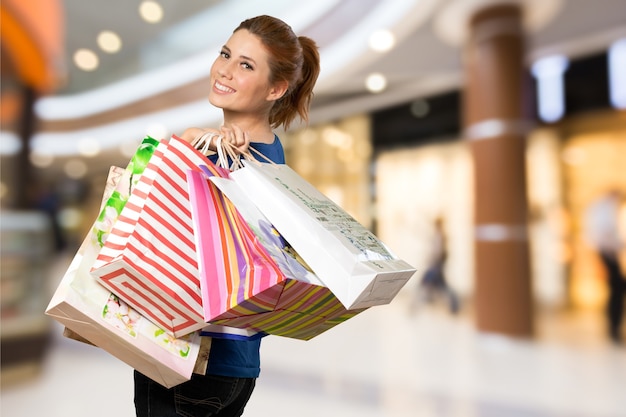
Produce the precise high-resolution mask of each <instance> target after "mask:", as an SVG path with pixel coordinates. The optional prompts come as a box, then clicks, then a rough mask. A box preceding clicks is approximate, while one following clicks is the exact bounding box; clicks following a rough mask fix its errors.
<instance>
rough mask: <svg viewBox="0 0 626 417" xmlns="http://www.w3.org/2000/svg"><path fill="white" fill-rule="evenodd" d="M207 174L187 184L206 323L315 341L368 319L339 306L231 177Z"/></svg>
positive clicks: (209, 169) (191, 176)
mask: <svg viewBox="0 0 626 417" xmlns="http://www.w3.org/2000/svg"><path fill="white" fill-rule="evenodd" d="M202 168H203V170H204V171H205V174H206V175H203V174H202V173H199V172H197V171H194V170H188V171H187V178H188V184H189V190H190V200H191V208H192V218H193V219H194V226H195V237H196V246H197V249H198V255H199V260H198V262H199V271H200V286H201V288H202V295H203V304H204V310H205V319H206V320H207V321H211V322H212V323H216V324H223V325H228V326H232V327H242V328H249V329H255V330H259V331H262V332H265V333H268V334H273V335H278V336H285V337H290V338H296V339H304V340H309V339H311V338H313V337H315V336H317V335H319V334H321V333H323V332H325V331H326V330H328V329H330V328H332V327H334V326H336V325H337V324H339V323H341V322H343V321H345V320H347V319H349V318H351V317H354V316H355V315H356V314H358V313H360V312H361V311H363V309H360V310H347V309H346V308H345V307H344V306H343V305H342V304H341V302H340V301H339V300H338V299H337V298H336V297H335V296H334V295H333V294H332V292H331V291H330V290H329V289H328V288H327V287H326V286H324V285H323V284H322V283H321V281H319V279H318V278H317V277H316V276H315V274H314V273H313V272H312V271H310V270H309V269H307V266H306V265H305V264H303V263H302V261H301V260H299V259H298V256H297V254H295V253H294V252H293V250H292V249H291V248H290V247H289V245H288V244H287V243H286V242H285V241H284V240H283V239H282V238H281V236H280V235H278V234H277V233H276V230H275V229H273V228H272V226H271V224H270V223H269V222H268V221H267V219H266V218H265V217H264V216H263V215H262V214H261V213H260V212H259V211H258V209H256V207H254V205H253V204H251V202H250V201H249V200H247V199H246V198H245V196H241V195H239V194H237V192H238V191H239V189H238V187H237V185H236V184H234V183H232V181H231V180H229V179H227V178H224V177H226V176H227V175H228V174H227V173H225V172H224V171H223V170H220V169H219V168H216V167H215V166H213V165H212V164H209V165H207V166H203V167H202ZM207 177H215V178H216V179H218V180H219V181H222V182H221V183H220V188H221V189H223V190H225V192H224V193H222V192H220V190H218V188H217V187H216V186H215V185H214V184H213V183H212V182H211V181H208V178H207ZM224 194H226V196H225V195H224ZM231 200H232V201H231ZM235 201H236V203H235ZM235 206H237V208H235ZM238 209H239V210H238Z"/></svg>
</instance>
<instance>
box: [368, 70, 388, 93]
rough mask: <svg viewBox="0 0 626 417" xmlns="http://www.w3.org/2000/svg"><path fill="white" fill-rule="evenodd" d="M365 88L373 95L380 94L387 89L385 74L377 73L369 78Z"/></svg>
mask: <svg viewBox="0 0 626 417" xmlns="http://www.w3.org/2000/svg"><path fill="white" fill-rule="evenodd" d="M365 87H366V88H367V89H368V90H369V91H370V92H372V93H380V92H381V91H383V90H384V89H385V88H386V87H387V79H386V78H385V76H384V75H383V74H380V73H378V72H375V73H373V74H370V75H368V76H367V79H366V80H365Z"/></svg>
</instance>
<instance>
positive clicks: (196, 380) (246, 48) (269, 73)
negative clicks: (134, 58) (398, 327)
mask: <svg viewBox="0 0 626 417" xmlns="http://www.w3.org/2000/svg"><path fill="white" fill-rule="evenodd" d="M318 74H319V54H318V51H317V46H316V44H315V42H314V41H313V40H311V39H309V38H307V37H303V36H300V37H298V36H296V35H295V34H294V33H293V31H292V29H291V27H290V26H288V25H287V24H286V23H285V22H283V21H281V20H279V19H276V18H274V17H271V16H258V17H254V18H252V19H248V20H245V21H243V22H242V23H241V24H240V25H239V26H238V27H237V28H236V29H235V31H234V32H233V34H232V36H231V37H230V38H229V39H228V41H227V42H226V44H225V45H224V46H223V47H222V49H221V51H220V53H219V55H218V57H217V58H216V60H215V62H214V63H213V66H212V67H211V89H210V91H209V101H210V102H211V104H213V105H214V106H216V107H219V108H221V109H222V110H223V114H224V123H223V126H222V127H221V128H220V129H200V128H189V129H187V130H186V131H185V132H184V133H183V135H182V136H181V137H182V138H183V139H185V140H187V141H193V140H194V139H195V138H197V137H198V136H199V135H201V134H203V133H207V132H211V133H215V134H216V135H221V136H223V137H224V139H223V140H228V141H229V142H230V143H232V144H234V145H235V146H236V147H237V148H238V149H239V150H240V151H242V152H243V151H246V150H248V148H249V147H252V148H254V149H255V150H257V151H259V152H260V153H262V154H263V155H265V156H266V157H267V158H269V159H270V160H272V161H274V162H276V163H284V162H285V156H284V152H283V147H282V145H281V143H280V140H279V138H278V137H277V136H276V135H275V134H274V132H273V129H275V128H277V127H279V126H283V127H284V129H287V128H288V127H289V125H290V123H291V122H292V121H293V120H294V119H295V118H296V117H299V118H301V119H302V120H304V121H306V120H308V110H309V105H310V101H311V98H312V95H313V87H314V85H315V82H316V81H317V77H318ZM215 145H216V144H215V143H212V144H211V149H213V150H215ZM252 154H253V155H255V152H252ZM257 159H259V160H261V161H262V162H263V160H262V159H260V157H259V158H257ZM260 345H261V339H257V340H246V341H241V340H229V339H217V338H214V339H213V340H212V344H211V351H210V354H209V363H208V367H207V371H206V375H196V374H194V375H193V376H192V378H191V380H190V381H188V382H185V383H183V384H181V385H178V386H176V387H173V388H171V389H166V388H164V387H163V386H161V385H160V384H158V383H156V382H154V381H152V380H151V379H149V378H147V377H146V376H144V375H142V374H140V373H139V372H135V410H136V413H137V416H138V417H170V416H216V417H230V416H240V415H242V414H243V410H244V407H245V405H246V403H247V402H248V400H249V399H250V395H251V394H252V391H253V389H254V385H255V381H256V378H257V377H258V376H259V373H260V357H259V349H260Z"/></svg>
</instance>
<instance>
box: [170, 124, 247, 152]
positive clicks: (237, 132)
mask: <svg viewBox="0 0 626 417" xmlns="http://www.w3.org/2000/svg"><path fill="white" fill-rule="evenodd" d="M206 134H212V136H211V135H209V137H207V138H206V140H208V141H210V143H209V145H208V149H209V150H210V151H213V152H216V151H217V139H218V137H220V136H221V137H222V140H223V141H227V142H228V143H229V144H231V145H232V148H234V149H236V150H237V152H240V153H243V152H246V151H247V150H248V147H249V146H250V138H249V137H248V134H247V133H246V132H244V131H243V130H241V128H240V127H239V126H237V125H231V126H230V127H226V126H222V127H220V129H219V130H217V129H211V128H199V127H190V128H188V129H186V130H185V131H184V132H183V134H182V135H181V136H180V138H181V139H183V140H184V141H186V142H189V143H193V142H194V141H196V140H197V139H199V138H200V137H201V136H203V135H206Z"/></svg>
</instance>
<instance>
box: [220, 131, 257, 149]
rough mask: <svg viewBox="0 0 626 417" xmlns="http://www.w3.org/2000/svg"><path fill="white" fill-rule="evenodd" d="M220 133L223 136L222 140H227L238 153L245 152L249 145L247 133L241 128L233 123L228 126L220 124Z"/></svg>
mask: <svg viewBox="0 0 626 417" xmlns="http://www.w3.org/2000/svg"><path fill="white" fill-rule="evenodd" d="M220 134H221V135H222V136H223V137H224V139H223V140H226V141H228V143H230V144H231V145H233V147H234V148H235V149H236V150H237V151H238V152H240V153H243V152H246V151H247V150H248V147H249V146H250V138H249V137H248V133H247V132H244V131H243V130H241V128H240V127H239V126H237V125H234V124H233V125H231V126H230V127H226V126H222V127H221V128H220Z"/></svg>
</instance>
